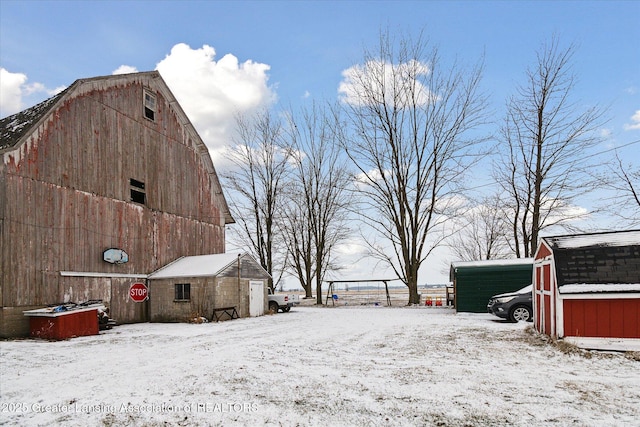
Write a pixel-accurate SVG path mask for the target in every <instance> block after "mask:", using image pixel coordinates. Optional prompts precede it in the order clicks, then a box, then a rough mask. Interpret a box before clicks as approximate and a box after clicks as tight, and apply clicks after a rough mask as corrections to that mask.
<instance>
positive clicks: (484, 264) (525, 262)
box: [451, 258, 533, 268]
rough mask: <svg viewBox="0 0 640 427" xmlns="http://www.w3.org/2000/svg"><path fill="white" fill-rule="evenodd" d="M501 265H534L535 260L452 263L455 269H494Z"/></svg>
mask: <svg viewBox="0 0 640 427" xmlns="http://www.w3.org/2000/svg"><path fill="white" fill-rule="evenodd" d="M500 265H533V258H515V259H490V260H486V261H457V262H452V263H451V266H452V267H453V268H458V267H494V266H500Z"/></svg>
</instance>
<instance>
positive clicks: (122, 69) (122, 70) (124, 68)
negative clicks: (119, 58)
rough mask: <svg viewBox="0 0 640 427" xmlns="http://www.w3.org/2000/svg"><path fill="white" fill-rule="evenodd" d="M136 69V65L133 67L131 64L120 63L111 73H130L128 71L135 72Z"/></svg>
mask: <svg viewBox="0 0 640 427" xmlns="http://www.w3.org/2000/svg"><path fill="white" fill-rule="evenodd" d="M137 72H138V69H137V68H136V67H133V66H131V65H121V66H119V67H118V68H116V69H115V70H113V73H111V74H113V75H116V74H130V73H137Z"/></svg>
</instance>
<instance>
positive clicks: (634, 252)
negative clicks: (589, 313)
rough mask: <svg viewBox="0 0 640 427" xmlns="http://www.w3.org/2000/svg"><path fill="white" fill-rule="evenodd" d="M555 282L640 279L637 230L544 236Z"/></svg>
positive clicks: (608, 282)
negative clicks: (551, 255) (552, 262)
mask: <svg viewBox="0 0 640 427" xmlns="http://www.w3.org/2000/svg"><path fill="white" fill-rule="evenodd" d="M543 240H544V241H545V242H546V243H547V244H548V245H549V247H550V248H551V249H552V250H553V257H554V260H555V266H556V277H557V280H558V286H563V285H569V284H602V285H606V284H611V285H613V284H624V283H640V230H631V231H620V232H611V233H595V234H581V235H576V236H559V237H545V238H543Z"/></svg>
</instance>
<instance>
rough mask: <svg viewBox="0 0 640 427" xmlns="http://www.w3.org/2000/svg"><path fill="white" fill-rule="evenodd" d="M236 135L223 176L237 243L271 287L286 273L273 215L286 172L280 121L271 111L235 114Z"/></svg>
mask: <svg viewBox="0 0 640 427" xmlns="http://www.w3.org/2000/svg"><path fill="white" fill-rule="evenodd" d="M236 122H237V129H238V134H237V137H236V138H235V139H234V143H235V146H234V148H233V149H232V150H231V151H230V152H229V154H228V156H227V157H228V158H229V160H230V161H231V162H232V163H233V164H234V165H235V168H234V170H231V171H229V173H226V174H225V175H224V178H225V179H226V181H227V186H228V187H229V188H230V189H231V192H230V194H229V195H230V199H231V204H230V206H231V209H232V210H233V216H234V218H235V219H236V221H237V223H238V224H239V225H240V226H241V229H240V230H238V232H237V233H236V234H235V236H233V237H235V238H236V241H235V244H236V245H238V246H240V247H246V248H249V250H250V251H251V252H252V253H253V254H254V255H255V256H256V257H257V258H258V259H259V261H260V265H262V267H263V268H264V269H265V270H266V271H267V272H268V273H269V274H271V277H272V278H273V281H271V283H269V286H270V287H271V288H272V289H274V288H275V287H276V286H277V285H278V283H279V281H280V279H281V278H282V274H283V271H284V265H285V259H286V251H284V250H282V248H283V246H284V245H283V244H282V237H281V231H280V230H279V229H278V227H277V221H276V220H277V216H278V215H279V214H280V212H281V202H282V196H283V186H284V185H285V183H286V180H287V173H288V171H289V168H288V166H287V165H288V163H287V162H288V161H289V154H290V152H289V150H288V149H287V148H286V147H285V145H284V144H283V141H282V136H283V129H282V124H281V123H280V121H279V120H278V119H276V118H274V116H273V114H272V113H271V112H269V111H266V110H265V111H261V112H259V113H256V114H255V115H254V116H252V117H245V116H238V117H236Z"/></svg>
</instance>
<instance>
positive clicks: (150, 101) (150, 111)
mask: <svg viewBox="0 0 640 427" xmlns="http://www.w3.org/2000/svg"><path fill="white" fill-rule="evenodd" d="M144 116H145V117H146V118H147V119H149V120H153V121H155V120H156V96H155V95H153V94H151V93H149V92H147V91H145V92H144Z"/></svg>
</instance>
